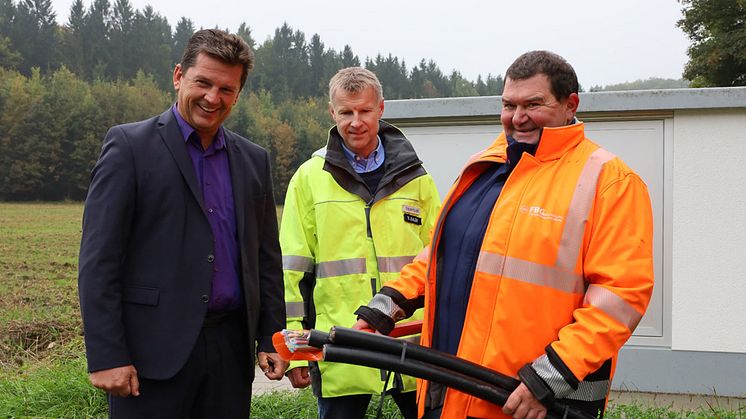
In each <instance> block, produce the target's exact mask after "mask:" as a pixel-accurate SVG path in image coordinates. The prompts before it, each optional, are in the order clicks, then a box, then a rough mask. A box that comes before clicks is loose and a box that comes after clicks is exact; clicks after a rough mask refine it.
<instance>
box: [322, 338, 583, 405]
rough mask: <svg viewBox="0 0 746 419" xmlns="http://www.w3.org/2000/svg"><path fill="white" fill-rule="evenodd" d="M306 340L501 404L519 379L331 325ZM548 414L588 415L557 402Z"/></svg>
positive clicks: (337, 357) (334, 358)
mask: <svg viewBox="0 0 746 419" xmlns="http://www.w3.org/2000/svg"><path fill="white" fill-rule="evenodd" d="M308 344H309V345H310V346H313V347H316V348H321V349H322V350H323V354H324V361H328V362H342V363H346V364H354V365H362V366H366V367H371V368H380V369H385V370H388V371H395V372H399V373H402V374H407V375H411V376H413V377H417V378H421V379H424V380H428V381H434V382H437V383H440V384H443V385H445V386H448V387H451V388H454V389H456V390H459V391H462V392H464V393H467V394H470V395H472V396H475V397H479V398H480V399H484V400H487V401H489V402H491V403H494V404H497V405H498V406H502V405H504V404H505V402H506V401H507V400H508V396H510V393H511V392H513V390H515V389H516V387H518V385H519V384H520V381H519V380H517V379H515V378H512V377H509V376H506V375H504V374H501V373H499V372H497V371H494V370H491V369H489V368H485V367H483V366H481V365H479V364H475V363H473V362H470V361H467V360H465V359H462V358H458V357H455V356H453V355H450V354H447V353H443V352H440V351H437V350H435V349H432V348H427V347H424V346H420V345H417V344H414V343H411V342H408V341H406V340H403V339H394V338H390V337H388V336H384V335H379V334H375V333H369V332H364V331H360V330H355V329H349V328H345V327H339V326H335V327H333V328H332V329H331V331H330V332H329V333H324V332H320V331H318V330H313V331H311V336H310V338H309V341H308ZM547 418H557V419H566V418H569V419H592V418H593V416H591V415H589V414H587V413H585V412H582V411H580V410H578V409H576V408H573V407H570V406H568V405H566V404H564V403H562V402H561V401H560V400H554V401H553V402H552V403H551V405H550V406H548V412H547Z"/></svg>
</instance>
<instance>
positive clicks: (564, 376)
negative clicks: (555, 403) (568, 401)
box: [531, 346, 580, 399]
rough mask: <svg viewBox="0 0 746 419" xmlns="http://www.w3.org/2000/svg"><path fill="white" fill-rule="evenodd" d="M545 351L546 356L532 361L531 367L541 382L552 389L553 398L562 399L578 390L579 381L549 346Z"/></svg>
mask: <svg viewBox="0 0 746 419" xmlns="http://www.w3.org/2000/svg"><path fill="white" fill-rule="evenodd" d="M546 351H547V352H546V354H544V355H542V356H540V357H538V358H536V359H535V360H534V362H533V363H532V364H531V367H532V369H533V370H534V371H535V372H536V374H537V375H538V376H539V377H541V379H542V381H544V383H546V385H547V386H548V387H549V388H550V389H552V392H553V393H554V396H555V397H556V398H558V399H563V398H565V397H567V396H568V395H569V394H570V393H572V392H574V391H575V390H577V389H578V385H580V381H579V380H578V379H577V378H576V377H575V375H573V373H572V372H571V371H570V369H569V368H568V367H567V366H566V365H565V363H564V362H562V359H561V358H560V357H559V355H557V353H556V352H555V351H554V349H552V347H551V346H547V348H546Z"/></svg>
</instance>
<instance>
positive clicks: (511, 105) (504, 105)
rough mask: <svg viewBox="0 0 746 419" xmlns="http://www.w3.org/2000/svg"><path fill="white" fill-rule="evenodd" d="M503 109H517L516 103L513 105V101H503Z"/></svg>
mask: <svg viewBox="0 0 746 419" xmlns="http://www.w3.org/2000/svg"><path fill="white" fill-rule="evenodd" d="M503 109H505V110H508V111H512V110H514V109H515V105H513V104H512V103H503Z"/></svg>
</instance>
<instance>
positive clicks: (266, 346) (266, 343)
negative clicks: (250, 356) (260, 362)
mask: <svg viewBox="0 0 746 419" xmlns="http://www.w3.org/2000/svg"><path fill="white" fill-rule="evenodd" d="M257 341H258V343H257V346H256V352H257V353H259V352H267V353H273V352H277V350H276V349H275V345H274V344H272V336H262V337H260V338H259V339H257Z"/></svg>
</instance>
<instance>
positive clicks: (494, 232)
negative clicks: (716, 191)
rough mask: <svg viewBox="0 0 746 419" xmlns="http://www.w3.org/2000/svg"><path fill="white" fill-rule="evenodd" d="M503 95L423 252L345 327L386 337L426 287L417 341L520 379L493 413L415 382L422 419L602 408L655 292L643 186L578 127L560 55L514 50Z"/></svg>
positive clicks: (570, 81)
mask: <svg viewBox="0 0 746 419" xmlns="http://www.w3.org/2000/svg"><path fill="white" fill-rule="evenodd" d="M502 103H503V107H502V112H501V115H500V118H501V122H502V125H503V133H502V134H500V136H499V137H498V138H497V140H496V141H495V142H494V144H492V146H490V147H489V148H488V149H487V150H485V151H483V152H481V153H479V154H477V155H475V156H474V157H473V158H472V159H471V160H470V161H469V162H468V163H467V165H466V166H465V167H464V169H463V170H462V172H461V174H460V176H459V178H458V179H457V181H456V183H455V184H454V186H453V187H452V189H451V191H450V193H449V194H448V197H447V198H446V200H445V204H444V205H443V209H442V210H441V213H440V215H439V217H438V221H437V222H436V226H435V229H434V233H433V240H432V245H431V248H432V249H431V251H429V252H423V254H422V255H420V256H418V258H417V259H416V260H415V261H414V262H413V263H411V264H409V265H407V266H406V267H404V268H403V270H402V273H401V276H400V278H399V279H398V280H395V281H392V282H389V283H388V284H386V287H384V288H383V289H382V290H381V291H380V292H379V294H377V295H376V296H375V297H374V298H373V299H372V300H371V302H370V303H369V304H368V305H367V306H364V307H360V308H359V309H358V311H357V313H358V314H359V316H360V320H359V321H358V323H357V324H356V325H355V327H357V328H362V327H367V326H369V325H370V326H372V327H374V328H375V329H377V330H379V331H382V332H384V333H385V332H386V331H387V330H388V329H390V328H391V325H390V323H391V321H392V320H399V319H401V318H404V317H406V316H407V315H408V314H409V313H410V312H411V311H412V309H413V308H416V307H417V305H416V304H414V303H415V302H416V301H420V299H422V297H423V296H424V307H425V318H424V324H423V331H422V337H421V343H422V344H423V345H426V346H431V347H433V348H435V349H439V350H442V351H445V352H449V353H451V354H454V355H456V356H458V357H460V358H465V359H467V360H470V361H473V362H476V363H478V364H481V365H484V366H486V367H489V368H492V369H494V370H496V371H498V372H501V373H503V374H507V375H512V376H517V377H518V378H519V379H520V380H521V384H520V385H519V387H518V388H517V389H516V390H515V391H513V392H512V393H511V395H510V397H509V398H508V400H507V402H506V403H505V406H504V407H503V408H502V409H501V408H500V407H498V406H495V405H493V404H490V403H489V402H487V401H485V400H481V399H478V398H475V397H472V396H469V395H467V394H464V393H461V392H458V391H455V390H452V389H445V388H443V386H441V385H439V384H437V383H428V382H424V381H421V382H419V383H418V401H419V404H420V405H419V415H420V417H424V418H448V419H458V418H466V417H468V418H502V417H506V416H512V417H514V418H519V419H520V418H531V419H533V418H536V419H542V418H544V417H545V415H546V412H547V410H546V407H545V406H547V405H549V403H551V401H552V400H553V399H563V400H562V401H563V402H564V403H566V404H569V405H572V406H573V407H576V408H578V409H579V410H584V411H586V412H588V413H589V414H590V415H591V416H593V417H595V416H597V415H598V414H601V415H602V414H603V411H604V408H605V403H606V398H607V396H608V393H609V388H610V384H611V379H612V376H613V373H614V368H615V362H616V358H617V354H618V351H619V349H620V348H621V347H622V345H623V344H624V343H625V342H626V341H627V339H628V338H629V337H630V335H631V334H632V332H633V331H634V329H635V327H636V326H637V324H638V322H639V321H640V319H641V317H642V316H643V314H644V313H645V310H646V308H647V305H648V302H649V300H650V296H651V293H652V289H653V250H652V241H653V222H652V211H651V207H650V198H649V195H648V191H647V187H646V186H645V184H644V183H643V181H642V180H641V179H640V177H639V176H638V175H636V174H635V173H634V172H633V171H632V170H631V169H630V168H629V167H627V166H626V165H625V164H624V163H623V162H622V161H621V160H620V159H619V158H618V157H616V156H615V155H613V154H612V153H610V152H608V151H606V150H604V149H602V148H600V147H599V146H598V145H596V144H594V143H593V142H591V141H590V140H589V139H588V138H586V137H585V133H584V125H583V123H581V122H578V120H577V119H576V118H575V113H576V111H577V108H578V103H579V97H578V81H577V77H576V75H575V71H574V70H573V68H572V67H571V66H570V65H569V64H568V63H567V62H566V61H565V60H564V59H563V58H562V57H559V56H558V55H556V54H553V53H550V52H547V51H532V52H528V53H526V54H524V55H522V56H520V57H519V58H518V59H517V60H516V61H515V62H514V63H513V64H512V65H511V66H510V68H509V69H508V71H507V72H506V77H505V89H504V92H503V96H502ZM428 250H429V249H428Z"/></svg>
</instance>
